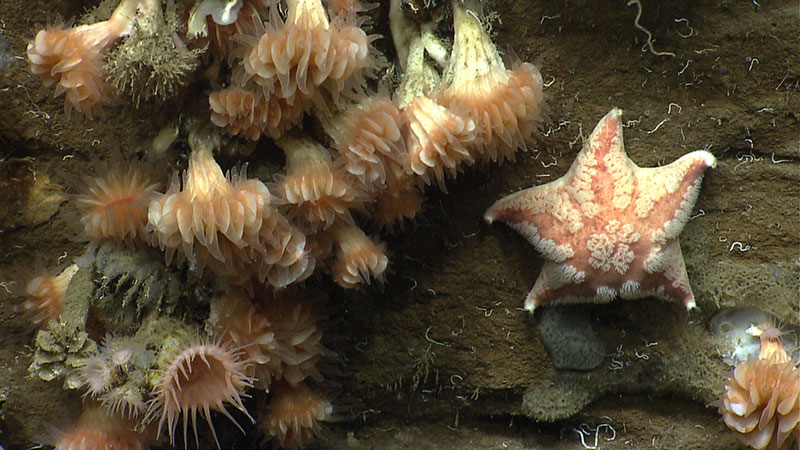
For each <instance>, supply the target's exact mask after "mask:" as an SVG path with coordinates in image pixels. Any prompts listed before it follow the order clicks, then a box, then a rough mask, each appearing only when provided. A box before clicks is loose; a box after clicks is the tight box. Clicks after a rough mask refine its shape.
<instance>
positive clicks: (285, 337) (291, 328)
mask: <svg viewBox="0 0 800 450" xmlns="http://www.w3.org/2000/svg"><path fill="white" fill-rule="evenodd" d="M264 313H265V315H266V316H267V317H269V320H270V322H272V329H273V330H274V331H275V340H276V341H277V343H278V348H279V349H280V353H279V356H280V357H279V358H273V359H271V360H270V362H269V363H268V364H267V366H268V367H269V370H270V372H271V375H272V379H273V380H286V382H287V383H289V384H292V385H294V384H297V383H300V382H301V381H303V380H305V379H306V378H309V377H310V378H313V379H315V380H317V381H320V380H322V374H321V373H320V372H319V369H318V368H317V363H318V362H319V360H320V359H321V358H322V357H323V356H327V355H331V354H332V352H331V351H330V350H328V349H327V348H325V347H324V346H323V345H322V330H321V329H320V327H319V325H318V324H317V315H316V313H315V312H314V309H313V306H312V305H311V304H310V302H309V301H308V299H304V298H298V297H295V296H294V295H292V294H287V295H281V296H276V297H275V298H273V299H269V301H267V302H266V305H265V307H264Z"/></svg>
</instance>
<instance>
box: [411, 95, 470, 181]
mask: <svg viewBox="0 0 800 450" xmlns="http://www.w3.org/2000/svg"><path fill="white" fill-rule="evenodd" d="M403 114H404V115H405V117H406V120H407V122H408V125H407V127H406V142H407V145H408V160H407V170H408V171H409V172H413V173H414V174H415V175H417V176H419V177H420V178H421V179H422V180H423V181H424V182H425V184H432V182H434V181H435V182H436V184H437V185H438V186H439V187H440V188H441V189H442V190H443V191H444V192H447V188H446V187H445V171H447V175H449V176H450V178H455V176H456V173H457V170H458V168H459V166H460V165H462V164H472V163H473V157H472V155H471V154H470V152H469V151H467V146H468V145H469V144H471V143H472V142H473V141H474V140H475V122H474V121H473V120H472V119H471V118H469V117H464V116H459V115H457V114H454V113H452V112H451V111H450V110H448V109H447V108H446V107H444V106H442V105H440V104H438V103H436V102H435V101H433V100H431V99H430V98H428V97H426V96H424V95H420V96H417V97H415V98H414V99H413V100H411V102H409V103H408V104H407V105H406V106H405V107H404V108H403Z"/></svg>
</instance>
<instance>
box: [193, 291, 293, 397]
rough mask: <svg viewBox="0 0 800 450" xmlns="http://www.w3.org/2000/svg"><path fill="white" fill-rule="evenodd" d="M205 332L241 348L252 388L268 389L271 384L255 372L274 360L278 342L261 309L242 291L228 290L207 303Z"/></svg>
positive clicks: (258, 372)
mask: <svg viewBox="0 0 800 450" xmlns="http://www.w3.org/2000/svg"><path fill="white" fill-rule="evenodd" d="M206 329H208V330H209V331H211V332H213V334H214V335H215V336H217V338H218V339H220V340H221V341H223V342H230V343H231V344H232V345H234V346H236V347H237V348H241V349H242V352H243V354H244V357H245V358H244V359H246V360H248V361H250V362H251V363H252V364H253V365H252V366H250V370H249V371H248V373H247V375H248V376H251V377H254V383H255V386H256V387H258V388H268V387H269V383H270V381H271V379H270V376H269V371H267V372H266V374H267V376H260V375H262V372H263V370H259V369H260V368H262V367H263V366H265V365H266V364H268V363H269V362H270V361H272V360H273V359H275V358H278V357H279V356H278V351H279V350H278V343H277V342H276V340H275V333H274V331H273V329H272V324H271V323H270V321H269V320H268V319H267V316H266V315H265V314H264V311H263V310H262V308H260V307H258V306H257V305H255V304H254V303H253V302H252V300H251V299H250V298H249V296H248V295H247V293H246V292H244V291H243V290H242V289H237V288H232V289H230V290H229V291H228V292H226V293H224V294H223V295H221V296H219V297H217V298H215V299H214V300H213V301H212V302H211V312H210V313H209V316H208V320H207V321H206Z"/></svg>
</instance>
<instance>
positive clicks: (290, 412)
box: [259, 382, 333, 448]
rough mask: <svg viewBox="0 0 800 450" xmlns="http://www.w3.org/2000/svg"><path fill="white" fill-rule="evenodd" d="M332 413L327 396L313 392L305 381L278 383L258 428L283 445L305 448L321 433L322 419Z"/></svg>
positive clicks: (284, 446) (329, 416)
mask: <svg viewBox="0 0 800 450" xmlns="http://www.w3.org/2000/svg"><path fill="white" fill-rule="evenodd" d="M332 415H333V405H331V402H329V401H328V400H327V399H326V398H325V397H324V396H322V395H320V394H318V393H315V392H312V391H311V389H309V388H308V386H306V384H305V383H299V384H296V385H289V384H287V383H282V382H281V383H276V385H275V388H274V390H273V391H272V401H271V402H270V404H269V406H268V407H267V412H266V414H265V415H264V416H263V417H260V418H259V427H260V428H261V429H262V430H264V432H265V433H266V434H268V435H269V436H270V437H272V438H273V439H276V440H277V441H278V444H279V445H280V447H282V448H301V447H304V446H305V445H307V444H308V443H309V441H311V439H313V438H314V437H315V436H316V435H319V434H320V422H325V421H328V420H330V419H331V418H332Z"/></svg>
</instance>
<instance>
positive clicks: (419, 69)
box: [392, 2, 476, 192]
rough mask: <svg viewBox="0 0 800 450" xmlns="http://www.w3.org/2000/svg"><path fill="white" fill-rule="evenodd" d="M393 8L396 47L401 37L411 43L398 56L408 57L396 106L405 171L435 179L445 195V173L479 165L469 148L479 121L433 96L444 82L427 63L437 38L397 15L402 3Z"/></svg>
mask: <svg viewBox="0 0 800 450" xmlns="http://www.w3.org/2000/svg"><path fill="white" fill-rule="evenodd" d="M392 8H393V14H392V18H393V23H392V25H393V26H392V33H393V36H394V37H395V44H397V43H398V39H400V38H399V37H398V36H401V38H402V39H403V40H406V41H407V42H408V44H407V47H406V48H402V49H400V48H398V53H401V50H402V55H401V57H402V56H405V59H404V60H403V59H401V67H403V68H404V69H405V72H406V73H405V75H404V78H403V82H402V83H401V84H400V86H399V87H398V90H397V102H398V105H399V106H400V110H401V111H402V112H403V116H404V117H405V126H404V128H403V134H404V139H405V142H406V147H407V149H408V156H407V159H406V161H405V170H406V172H407V173H408V174H409V175H415V176H417V177H419V179H420V180H422V181H423V182H424V183H425V184H432V183H433V182H434V181H435V182H436V183H437V184H438V185H439V187H440V188H441V189H442V190H443V191H445V192H446V187H445V184H444V181H445V180H444V179H445V171H446V172H447V175H449V176H451V177H454V176H455V175H456V173H457V170H458V169H459V166H460V165H462V164H468V165H469V164H472V163H473V162H474V158H473V156H472V154H471V153H470V152H469V151H468V150H467V146H468V145H470V144H472V143H473V141H475V138H476V129H475V128H476V126H475V122H474V121H473V120H472V119H471V118H469V117H466V116H462V115H460V114H459V113H456V112H453V111H450V110H448V109H447V108H446V107H444V106H442V105H440V104H438V103H437V102H436V101H435V100H434V99H433V98H432V97H431V96H433V93H434V91H435V90H436V89H438V85H439V82H440V76H439V73H438V72H437V71H436V69H435V68H434V67H433V66H432V65H431V64H429V63H428V60H427V56H428V53H427V51H426V50H427V46H426V42H427V41H428V40H431V39H433V38H432V37H431V32H430V30H429V29H427V28H425V29H420V28H419V27H415V26H413V25H412V24H410V23H407V22H408V21H407V19H405V16H404V15H403V13H402V11H396V10H397V9H399V2H393V3H392Z"/></svg>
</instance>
